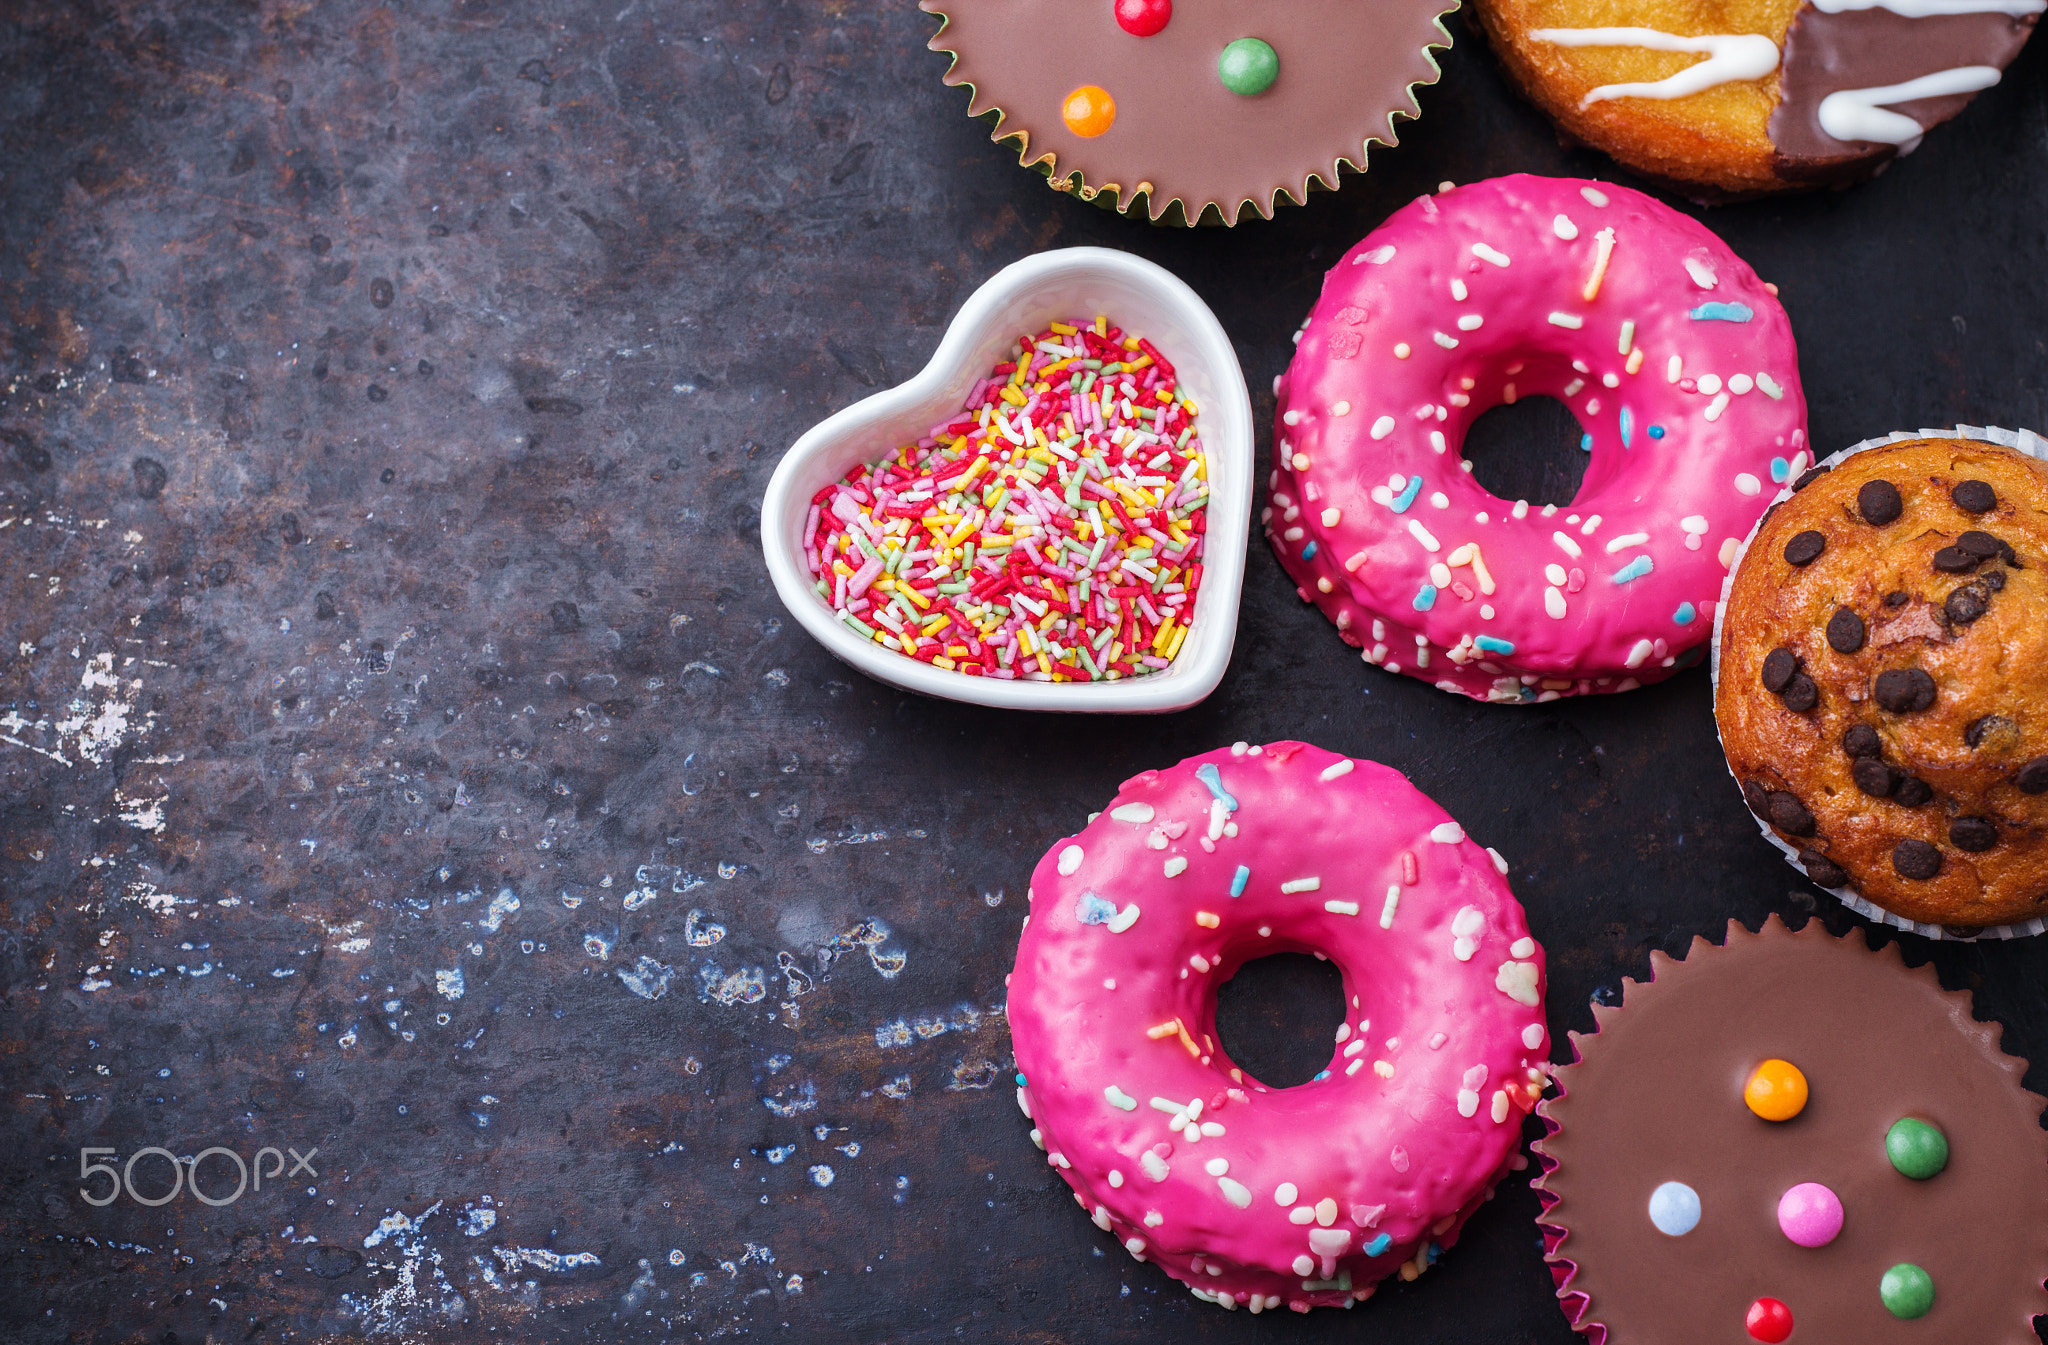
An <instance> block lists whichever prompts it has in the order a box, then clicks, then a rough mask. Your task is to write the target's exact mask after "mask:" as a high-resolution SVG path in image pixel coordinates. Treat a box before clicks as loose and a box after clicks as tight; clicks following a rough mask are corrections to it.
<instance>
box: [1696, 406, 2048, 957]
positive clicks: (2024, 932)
mask: <svg viewBox="0 0 2048 1345" xmlns="http://www.w3.org/2000/svg"><path fill="white" fill-rule="evenodd" d="M1911 439H1974V440H1977V441H1978V442H1980V443H1986V444H1997V445H1999V446H2000V447H2001V448H2010V449H2015V450H2017V451H2019V452H2021V453H2024V454H2026V455H2027V456H2028V457H2030V458H2037V459H2039V460H2041V461H2043V462H2048V439H2043V438H2042V437H2041V436H2040V435H2038V434H2036V433H2034V432H2033V431H2032V430H2002V429H1999V428H1998V427H1997V426H1995V425H1957V426H1955V427H1953V428H1951V429H1937V430H1920V431H1918V432H1917V433H1911V434H1909V433H1907V432H1906V431H1904V430H1896V431H1894V432H1892V433H1891V434H1887V435H1884V436H1883V437H1881V438H1877V439H1865V440H1864V441H1863V442H1862V443H1860V444H1853V445H1851V446H1850V447H1848V448H1845V449H1843V450H1842V451H1841V452H1839V453H1834V454H1831V455H1829V456H1828V457H1825V458H1823V459H1821V460H1820V462H1819V463H1818V464H1816V465H1818V466H1821V467H1833V466H1834V465H1835V464H1837V463H1839V462H1842V461H1844V460H1845V459H1847V458H1850V457H1853V456H1854V455H1856V454H1858V453H1861V452H1863V451H1864V450H1866V449H1872V448H1883V447H1885V446H1886V445H1887V444H1898V443H1904V442H1906V441H1907V440H1911ZM1806 470H1809V471H1810V470H1811V468H1808V469H1806ZM1801 475H1804V472H1802V473H1801ZM1797 479H1798V477H1791V478H1788V479H1787V481H1786V482H1785V485H1784V487H1783V488H1782V489H1780V490H1779V491H1778V494H1777V496H1776V498H1774V499H1773V500H1772V501H1771V506H1772V508H1775V507H1776V506H1778V505H1780V504H1783V503H1784V502H1785V501H1786V500H1789V499H1791V498H1792V483H1793V482H1794V481H1796V480H1797ZM1764 512H1765V514H1768V513H1769V512H1770V510H1768V509H1767V510H1765V511H1764ZM1763 525H1764V521H1763V518H1762V517H1759V518H1758V519H1757V521H1756V526H1755V527H1752V528H1751V529H1750V530H1749V536H1747V537H1745V538H1743V539H1742V547H1741V549H1740V550H1738V551H1737V552H1736V553H1735V559H1734V560H1733V562H1732V563H1730V565H1729V566H1728V574H1727V576H1726V577H1725V578H1724V579H1722V580H1721V601H1720V602H1719V603H1718V604H1716V605H1715V607H1714V638H1713V641H1712V643H1711V644H1710V646H1709V655H1708V664H1707V666H1708V672H1709V676H1710V677H1711V678H1712V679H1713V687H1714V693H1715V698H1716V700H1718V699H1719V695H1720V690H1721V624H1722V622H1723V621H1725V620H1726V619H1727V616H1728V593H1729V591H1730V590H1731V589H1733V588H1734V586H1735V572H1736V571H1737V570H1739V569H1741V568H1742V558H1743V557H1744V556H1746V555H1747V554H1749V545H1750V543H1751V542H1754V541H1755V540H1756V535H1757V532H1758V531H1759V530H1760V529H1762V527H1763ZM1714 732H1715V737H1716V740H1718V739H1719V736H1720V721H1719V720H1718V719H1716V720H1715V725H1714ZM1722 760H1723V762H1724V763H1725V762H1726V760H1727V751H1726V749H1725V748H1723V750H1722ZM1728 775H1729V778H1730V779H1734V777H1735V771H1734V768H1733V767H1730V768H1729V771H1728ZM1741 787H1742V782H1741V781H1740V780H1736V788H1737V790H1740V789H1741ZM1745 811H1747V809H1746V808H1745ZM1751 818H1752V820H1754V821H1755V822H1756V825H1757V830H1758V831H1760V832H1762V833H1763V838H1764V839H1765V840H1767V841H1769V842H1770V843H1771V844H1772V845H1774V846H1776V847H1777V848H1778V850H1779V852H1780V853H1782V854H1783V855H1784V856H1785V862H1786V863H1788V864H1790V865H1791V866H1792V867H1793V869H1795V870H1796V871H1798V872H1799V873H1800V874H1801V875H1802V876H1803V875H1804V874H1805V873H1806V869H1805V867H1804V866H1803V865H1801V864H1800V862H1799V851H1798V850H1797V849H1796V848H1795V847H1793V846H1790V845H1787V844H1786V843H1785V842H1784V841H1783V840H1782V839H1780V838H1779V836H1778V833H1777V832H1775V831H1772V830H1771V827H1770V824H1769V823H1768V822H1765V821H1764V820H1763V819H1762V818H1760V817H1756V816H1755V815H1754V814H1751ZM1806 881H1808V882H1813V880H1812V879H1811V878H1808V879H1807V880H1806ZM1815 885H1816V886H1818V884H1815ZM1822 890H1823V891H1825V892H1827V893H1828V895H1830V896H1832V897H1833V898H1835V900H1837V901H1839V902H1841V903H1842V904H1843V905H1844V906H1847V907H1848V908H1849V909H1850V910H1852V911H1854V912H1856V914H1858V915H1860V916H1862V917H1863V918H1864V919H1866V920H1874V921H1876V922H1877V923H1879V924H1882V925H1890V926H1891V927H1892V928H1894V929H1903V930H1906V931H1908V932H1910V933H1913V934H1918V935H1920V936H1921V937H1922V938H1928V939H1946V940H1949V941H1950V942H1955V943H1974V942H1975V941H1977V940H1978V939H2022V938H2026V937H2028V936H2029V935H2033V934H2040V933H2044V932H2048V920H2041V919H2034V920H2026V921H2022V922H2021V923H2019V924H2016V925H1987V926H1985V927H1984V928H1983V929H1980V930H1978V931H1977V932H1976V933H1975V934H1955V933H1951V932H1950V931H1949V930H1948V929H1947V928H1946V927H1944V926H1942V925H1929V924H1923V923H1922V922H1920V921H1918V920H1908V919H1907V918H1906V917H1905V916H1903V915H1894V914H1893V913H1892V912H1890V911H1887V910H1886V909H1884V907H1882V906H1879V905H1877V904H1876V903H1875V902H1872V901H1867V900H1865V899H1864V897H1863V895H1862V894H1861V893H1859V892H1858V891H1857V890H1856V889H1855V888H1853V887H1830V888H1824V889H1822Z"/></svg>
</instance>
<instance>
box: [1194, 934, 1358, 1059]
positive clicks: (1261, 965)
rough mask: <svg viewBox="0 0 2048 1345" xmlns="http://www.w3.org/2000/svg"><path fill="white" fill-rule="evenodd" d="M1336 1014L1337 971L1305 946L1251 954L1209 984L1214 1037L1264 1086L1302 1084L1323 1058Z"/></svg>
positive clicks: (1339, 1018) (1339, 1013)
mask: <svg viewBox="0 0 2048 1345" xmlns="http://www.w3.org/2000/svg"><path fill="white" fill-rule="evenodd" d="M1343 1021H1344V974H1343V973H1342V972H1340V971H1338V970H1337V967H1336V964H1335V963H1332V962H1324V961H1322V960H1320V959H1318V958H1316V957H1314V956H1312V955H1311V954H1308V953H1275V954H1273V955H1272V956H1270V957H1261V958H1256V959H1254V960H1252V961H1250V962H1247V963H1245V964H1244V965H1243V966H1242V967H1239V968H1238V969H1237V974H1236V975H1235V976H1232V977H1231V978H1230V979H1229V980H1228V981H1225V982H1224V983H1223V984H1222V985H1220V986H1218V987H1217V989H1216V1039H1217V1041H1218V1042H1219V1043H1220V1044H1221V1045H1222V1047H1223V1050H1224V1053H1225V1054H1226V1055H1228V1056H1229V1057H1230V1059H1231V1062H1232V1063H1233V1064H1235V1065H1236V1066H1237V1067H1238V1068H1239V1069H1241V1070H1243V1071H1244V1072H1245V1074H1246V1075H1247V1076H1249V1077H1251V1078H1253V1079H1256V1080H1258V1081H1259V1082H1260V1083H1262V1084H1264V1085H1266V1086H1267V1087H1268V1088H1292V1087H1294V1086H1295V1085H1296V1084H1304V1083H1307V1082H1308V1081H1309V1080H1310V1079H1313V1078H1315V1076H1316V1075H1317V1074H1318V1073H1319V1072H1321V1071H1322V1070H1324V1069H1327V1068H1328V1067H1329V1064H1330V1056H1331V1055H1332V1054H1333V1053H1334V1052H1335V1050H1336V1042H1337V1027H1338V1025H1339V1024H1340V1023H1342V1022H1343Z"/></svg>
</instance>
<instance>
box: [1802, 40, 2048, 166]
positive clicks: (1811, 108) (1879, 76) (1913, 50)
mask: <svg viewBox="0 0 2048 1345" xmlns="http://www.w3.org/2000/svg"><path fill="white" fill-rule="evenodd" d="M2034 22H2035V16H2034V15H2027V16H2026V17H2024V18H2012V17H2009V16H2007V15H2004V14H1953V15H1934V16H1930V17H1927V18H1924V19H1910V18H1906V17H1904V16H1903V15H1899V14H1894V13H1892V12H1891V11H1890V10H1888V9H1855V10H1845V11H1843V12H1842V13H1840V14H1827V13H1823V12H1822V11H1820V10H1818V9H1815V8H1814V7H1813V6H1812V5H1810V4H1809V5H1802V6H1801V7H1800V9H1799V13H1798V14H1797V15H1796V16H1795V17H1794V18H1793V20H1792V26H1791V28H1790V29H1789V30H1788V31H1787V32H1786V34H1785V42H1784V56H1783V58H1782V60H1781V62H1780V64H1779V67H1778V97H1779V101H1778V106H1777V107H1776V108H1775V109H1773V111H1772V112H1771V120H1770V125H1769V134H1770V137H1771V143H1772V144H1773V145H1775V146H1776V147H1777V150H1778V154H1779V163H1778V172H1779V174H1780V176H1783V177H1786V178H1789V179H1795V180H1812V181H1829V180H1833V179H1836V178H1853V177H1863V176H1865V175H1867V174H1868V173H1869V172H1870V171H1871V169H1872V166H1873V165H1874V164H1875V163H1877V162H1878V161H1880V160H1883V159H1889V158H1891V157H1892V156H1893V155H1895V154H1896V153H1897V152H1898V151H1897V150H1896V149H1894V148H1893V147H1892V146H1890V145H1872V144H1868V143H1866V142H1863V141H1856V142H1854V143H1845V142H1843V141H1840V140H1837V139H1835V138H1834V137H1833V136H1830V135H1829V134H1828V133H1827V132H1825V131H1823V130H1821V128H1820V104H1821V100H1822V99H1824V98H1826V97H1827V96H1828V95H1829V94H1831V93H1837V92H1839V91H1841V90H1843V89H1876V88H1883V87H1884V86H1886V85H1889V84H1903V83H1905V82H1906V81H1907V80H1910V79H1918V78H1919V77H1920V76H1922V75H1931V74H1934V73H1935V72H1937V71H1941V70H1953V69H1956V68H1958V67H1960V66H1966V65H1989V66H1995V67H1997V68H1998V69H2000V70H2003V69H2004V68H2005V67H2006V66H2007V65H2008V64H2010V63H2011V61H2012V59H2013V57H2015V56H2017V55H2019V51H2020V48H2021V47H2022V46H2024V45H2026V41H2027V37H2028V36H2029V35H2030V34H2031V33H2032V32H2033V31H2034ZM1974 96H1975V95H1973V94H1956V95H1953V96H1951V97H1947V98H1922V99H1917V100H1915V101H1913V102H1910V103H1899V104H1896V105H1892V106H1891V107H1890V110H1891V111H1894V112H1898V113H1900V114H1902V115H1904V116H1907V117H1911V118H1912V119H1913V120H1914V121H1916V122H1919V123H1920V125H1921V126H1922V127H1923V128H1931V127H1933V126H1936V125H1939V124H1940V123H1942V122H1944V121H1947V120H1948V119H1949V118H1950V117H1953V116H1955V115H1956V113H1958V112H1961V111H1962V110H1963V109H1964V108H1965V107H1966V106H1968V105H1969V102H1970V99H1971V98H1972V97H1974Z"/></svg>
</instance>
